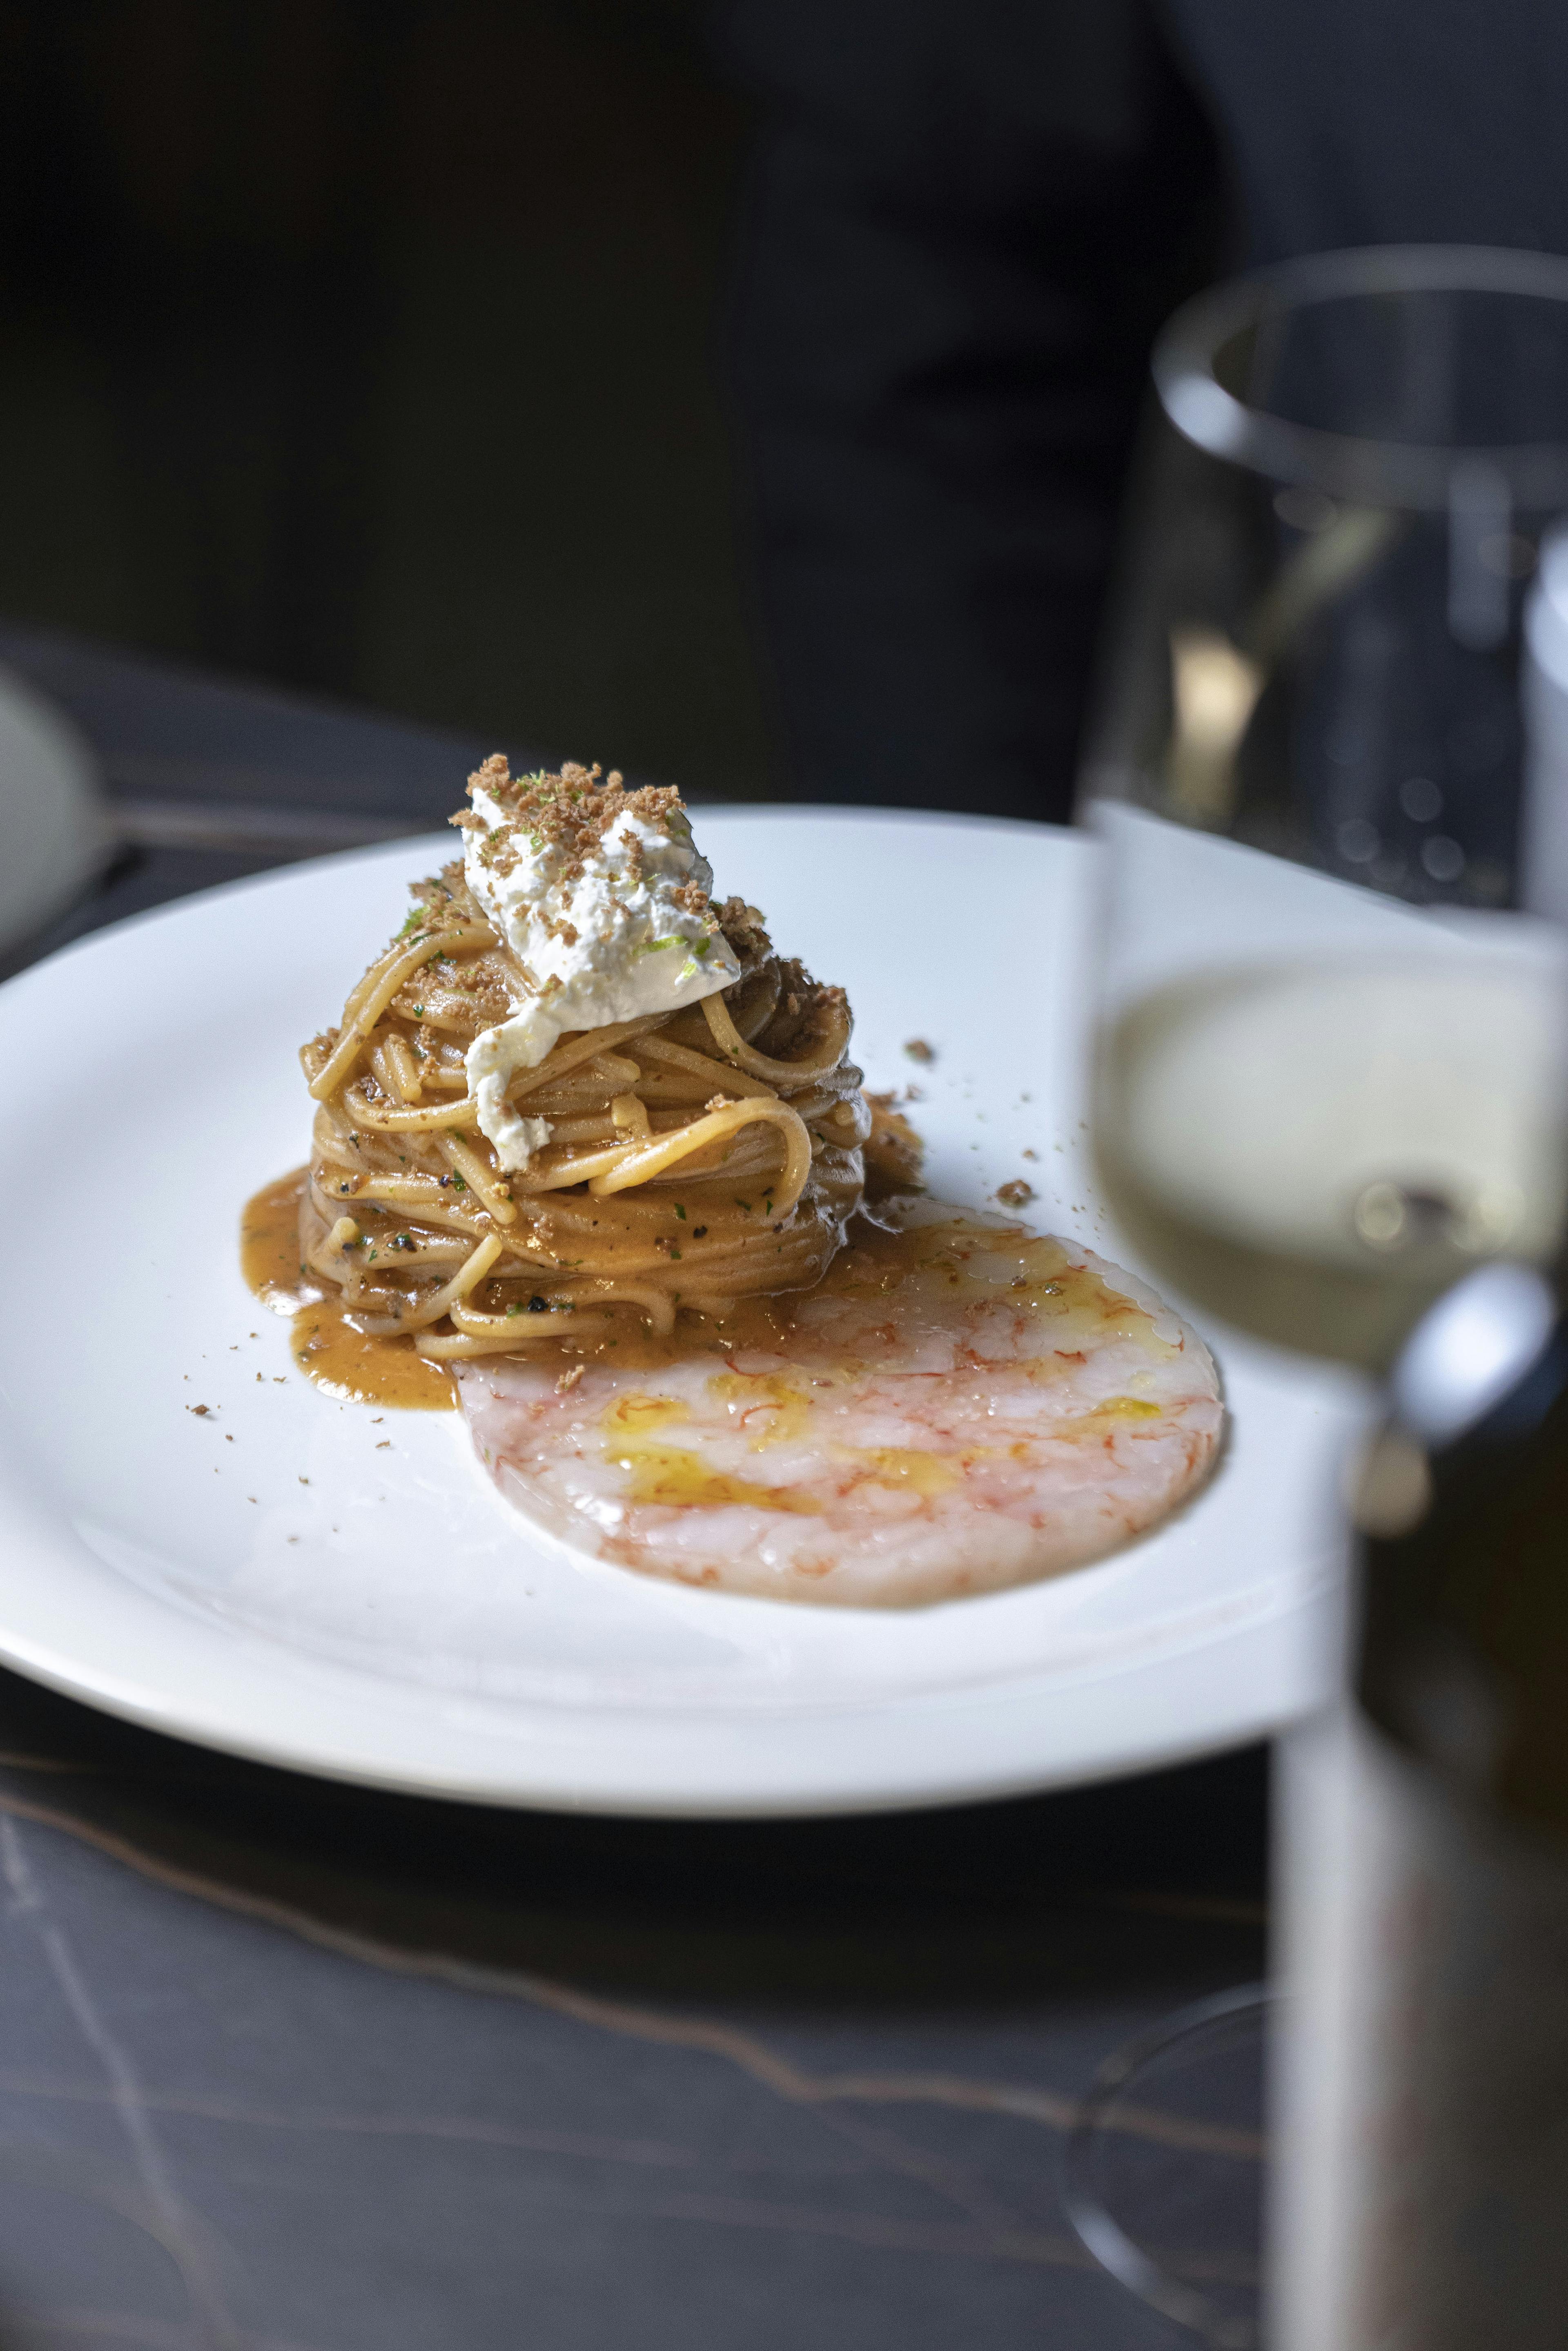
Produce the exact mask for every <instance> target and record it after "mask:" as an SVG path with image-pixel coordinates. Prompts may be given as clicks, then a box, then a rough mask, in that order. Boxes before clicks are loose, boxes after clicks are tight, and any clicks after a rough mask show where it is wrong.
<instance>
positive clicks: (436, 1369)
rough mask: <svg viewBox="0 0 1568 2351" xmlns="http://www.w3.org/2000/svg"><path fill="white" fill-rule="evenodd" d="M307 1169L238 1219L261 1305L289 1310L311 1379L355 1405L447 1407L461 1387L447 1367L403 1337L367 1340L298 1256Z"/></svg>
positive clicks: (295, 1343)
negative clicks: (426, 1357) (419, 1352)
mask: <svg viewBox="0 0 1568 2351" xmlns="http://www.w3.org/2000/svg"><path fill="white" fill-rule="evenodd" d="M307 1180H308V1171H307V1170H306V1169H305V1168H303V1167H297V1168H296V1169H295V1170H294V1172H293V1174H292V1175H280V1176H279V1177H278V1179H277V1183H276V1184H266V1185H264V1186H262V1188H261V1190H260V1191H259V1192H258V1193H257V1194H256V1196H255V1198H254V1199H252V1200H248V1201H247V1202H246V1208H245V1214H244V1215H243V1217H241V1218H240V1268H241V1270H242V1271H243V1273H244V1275H245V1278H246V1281H247V1282H249V1284H250V1286H251V1288H252V1290H255V1292H256V1296H257V1297H258V1298H259V1299H260V1300H261V1301H262V1304H263V1305H264V1306H269V1307H271V1309H272V1311H273V1312H274V1313H275V1314H286V1315H287V1316H288V1317H289V1318H290V1320H291V1322H292V1323H293V1326H294V1327H293V1331H292V1332H291V1334H290V1348H291V1352H292V1353H293V1356H294V1360H295V1362H296V1363H297V1364H298V1366H299V1368H300V1370H301V1371H302V1372H303V1373H304V1374H305V1375H306V1377H307V1378H308V1379H312V1380H314V1381H315V1383H316V1384H317V1386H318V1387H319V1388H324V1389H325V1390H326V1391H327V1394H328V1395H335V1396H341V1397H342V1398H344V1399H345V1401H347V1402H349V1403H352V1404H377V1405H395V1406H396V1407H397V1408H398V1409H399V1410H401V1411H404V1412H450V1411H451V1410H452V1408H453V1406H454V1405H455V1404H456V1402H457V1391H456V1388H455V1385H454V1384H453V1380H452V1374H450V1372H445V1371H443V1370H442V1368H441V1366H440V1365H439V1364H427V1363H426V1362H425V1361H424V1358H423V1356H422V1355H416V1354H415V1353H414V1352H413V1347H412V1346H411V1345H410V1343H409V1342H408V1341H407V1340H406V1339H369V1338H367V1337H366V1336H365V1333H364V1332H362V1331H356V1330H355V1329H354V1327H353V1325H352V1323H350V1322H346V1321H345V1320H344V1317H343V1315H342V1313H341V1311H340V1309H339V1308H338V1307H337V1306H335V1305H331V1304H329V1302H328V1301H327V1300H326V1299H325V1298H324V1297H323V1295H322V1290H321V1286H320V1284H319V1282H317V1281H315V1280H312V1279H311V1277H310V1275H309V1274H308V1273H307V1271H306V1270H305V1268H304V1266H303V1265H301V1263H300V1261H299V1203H300V1201H301V1199H302V1198H303V1197H304V1193H305V1186H306V1183H307Z"/></svg>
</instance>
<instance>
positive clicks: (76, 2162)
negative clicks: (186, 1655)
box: [0, 631, 1266, 2351]
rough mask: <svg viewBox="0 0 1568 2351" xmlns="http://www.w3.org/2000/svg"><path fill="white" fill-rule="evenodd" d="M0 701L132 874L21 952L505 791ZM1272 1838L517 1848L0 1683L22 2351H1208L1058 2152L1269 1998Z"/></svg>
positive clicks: (93, 691) (658, 1829)
mask: <svg viewBox="0 0 1568 2351" xmlns="http://www.w3.org/2000/svg"><path fill="white" fill-rule="evenodd" d="M0 659H3V660H5V661H9V662H10V663H11V664H13V665H14V666H15V667H16V668H18V669H20V670H22V671H24V672H25V673H26V674H28V675H30V676H31V677H32V678H33V679H34V680H35V681H36V682H37V684H39V685H41V686H42V687H43V688H44V689H45V690H46V691H47V692H48V693H49V694H50V695H53V696H54V697H55V698H56V699H57V701H59V702H60V703H61V704H63V705H65V706H66V707H67V708H68V710H70V711H71V712H72V713H73V714H74V716H76V718H77V720H78V724H79V725H80V726H82V728H83V729H84V730H85V732H86V733H87V734H88V735H89V737H91V739H92V740H93V742H94V744H95V745H96V747H97V749H98V751H99V757H100V758H101V760H102V762H103V765H104V768H105V771H106V774H107V776H108V778H109V780H110V787H111V789H113V791H114V792H115V793H116V795H117V796H118V797H119V798H120V800H121V801H122V802H124V803H125V804H126V810H125V814H126V831H127V834H128V837H129V838H130V839H131V841H133V842H139V843H140V846H135V845H133V846H131V847H129V848H127V849H126V851H125V852H123V853H122V854H121V855H120V858H119V860H118V861H117V862H116V863H115V864H114V865H113V866H112V867H111V868H110V870H109V872H107V874H106V876H105V878H104V881H103V883H102V884H101V886H100V887H99V889H98V890H97V891H95V892H94V893H92V895H91V896H90V898H89V900H88V901H87V902H86V903H85V904H82V905H81V906H79V907H78V908H77V909H75V910H74V911H73V912H72V913H71V914H69V915H68V916H67V917H66V918H64V919H63V920H62V921H60V922H57V923H56V924H55V925H52V926H51V929H50V932H49V934H48V935H47V939H46V941H45V942H44V944H45V945H53V944H57V942H58V941H59V940H61V939H63V938H65V937H68V936H70V935H76V934H77V933H79V932H80V931H82V930H84V929H87V928H90V927H92V926H94V925H97V924H99V923H101V922H105V921H109V920H112V919H114V918H115V917H117V916H118V915H120V914H125V913H129V912H131V911H133V910H134V909H136V908H137V907H140V906H144V905H148V904H155V903H157V902H159V901H160V900H162V899H166V898H169V897H172V896H174V895H177V894H179V893H183V892H184V891H186V890H190V889H193V888H196V887H200V886H203V885H204V884H206V883H210V882H214V881H219V880H223V879H225V878H227V877H228V876H230V875H232V874H235V873H237V872H251V871H254V870H256V867H258V866H259V865H263V864H267V863H274V862H278V861H279V859H281V858H283V857H286V856H287V855H289V854H298V853H301V852H308V850H309V849H310V848H311V847H312V846H316V847H326V846H333V845H339V844H340V843H343V842H346V841H351V840H354V839H357V838H371V837H384V835H385V833H386V832H387V831H396V830H399V829H402V828H404V827H406V828H407V829H409V830H419V829H422V828H423V827H425V826H427V825H428V824H430V823H431V822H432V821H434V820H439V818H440V816H441V814H442V813H443V812H444V810H445V809H446V808H447V807H448V806H449V805H450V804H451V801H452V799H453V797H454V789H455V786H456V785H457V784H458V783H460V780H461V778H462V776H463V774H464V773H465V769H466V766H467V764H468V763H469V759H470V755H471V754H472V752H473V751H474V750H475V749H476V745H474V744H472V743H468V742H464V741H461V740H459V739H456V738H452V737H442V736H439V735H435V734H432V733H429V732H426V731H422V730H419V729H415V728H411V727H405V726H397V725H393V724H391V723H388V722H384V721H381V720H377V719H374V718H371V717H367V716H356V715H353V714H349V713H344V712H340V711H335V710H332V709H329V708H325V707H313V706H311V705H308V704H306V703H303V702H300V701H295V700H291V699H287V698H285V697H282V696H279V695H274V694H270V693H264V692H261V691H258V690H252V689H248V688H244V687H237V686H233V685H228V684H218V683H215V682H214V681H213V680H211V679H208V678H204V677H195V676H191V675H188V674H181V673H180V672H178V671H175V670H171V669H167V668H163V667H160V666H157V665H155V664H150V663H143V662H140V661H136V660H131V659H128V658H126V657H123V656H118V655H112V654H110V653H104V652H102V651H100V650H95V649H92V648H89V647H87V646H83V645H80V644H76V643H68V642H66V641H63V640H57V639H49V638H44V637H40V636H37V635H33V634H29V633H25V632H17V631H0ZM488 747H489V746H488V745H484V746H477V748H481V749H487V748H488ZM512 748H513V749H514V750H516V749H517V747H515V746H514V747H512ZM9 1343H10V1344H12V1345H13V1346H16V1345H18V1344H22V1343H25V1340H24V1339H22V1338H21V1337H19V1336H18V1334H17V1333H16V1331H15V1330H13V1332H12V1334H11V1337H10V1342H9ZM1265 1813H1266V1766H1265V1759H1264V1757H1263V1756H1262V1755H1261V1753H1260V1752H1259V1751H1257V1750H1252V1751H1249V1752H1246V1753H1243V1754H1239V1755H1235V1756H1230V1757H1226V1758H1221V1759H1218V1760H1217V1761H1212V1762H1209V1763H1206V1764H1202V1765H1197V1766H1193V1767H1189V1768H1187V1769H1186V1770H1182V1771H1167V1772H1165V1773H1161V1774H1157V1775H1154V1776H1151V1777H1148V1778H1145V1779H1141V1780H1135V1781H1128V1782H1122V1783H1119V1784H1117V1785H1114V1786H1111V1787H1105V1788H1100V1789H1091V1790H1083V1791H1079V1792H1071V1793H1068V1794H1061V1795H1056V1796H1051V1797H1041V1798H1038V1799H1034V1800H1030V1801H1027V1802H1009V1803H1002V1804H995V1805H988V1806H983V1807H974V1808H967V1809H964V1810H957V1811H951V1812H946V1813H942V1812H936V1813H911V1814H904V1815H900V1816H894V1817H887V1818H880V1819H867V1820H859V1821H855V1820H838V1821H831V1822H780V1823H754V1824H749V1825H734V1824H724V1825H717V1824H715V1825H704V1824H691V1823H685V1824H676V1823H668V1824H665V1823H647V1822H637V1823H631V1822H617V1821H601V1820H593V1819H584V1818H577V1817H571V1818H567V1817H559V1816H554V1815H548V1814H528V1813H510V1814H508V1813H490V1812H486V1811H484V1810H481V1809H477V1808H468V1807H463V1806H456V1805H447V1804H439V1803H434V1802H416V1801H410V1800H406V1799H402V1798H397V1797H392V1796H385V1795H381V1794H371V1793H366V1792H362V1791H359V1790H354V1789H348V1788H341V1787H338V1786H334V1785H330V1784H328V1783H323V1782H314V1781H311V1780H308V1779H304V1778H299V1777H295V1776H293V1775H291V1774H288V1773H286V1772H281V1771H270V1770H267V1769H264V1768H261V1767H258V1766H255V1765H251V1764H246V1763H240V1762H236V1761H231V1760H228V1759H225V1758H224V1757H220V1756H215V1755H210V1754H207V1753H205V1752H204V1751H202V1750H197V1749H193V1748H189V1747H185V1746H183V1745H181V1744H179V1743H178V1742H176V1741H172V1740H164V1739H161V1738H158V1737H155V1736H153V1735H152V1734H150V1733H147V1732H144V1731H141V1730H138V1729H132V1728H131V1727H128V1726H126V1725H123V1724H120V1723H118V1722H115V1721H112V1720H110V1719H108V1718H105V1717H102V1716H99V1715H96V1714H94V1713H92V1712H90V1711H89V1710H87V1709H85V1708H80V1707H78V1706H76V1705H74V1704H72V1703H70V1702H69V1701H67V1700H65V1699H62V1698H57V1697H55V1696H53V1695H51V1694H48V1693H47V1692H44V1691H42V1690H40V1689H37V1688H35V1687H32V1686H31V1685H29V1684H28V1683H26V1682H25V1681H22V1680H20V1679H17V1678H16V1677H9V1676H5V1675H4V1674H0V2351H15V2346H32V2345H37V2346H57V2345H61V2346H63V2345H68V2344H71V2345H74V2344H85V2343H98V2342H103V2343H114V2344H132V2345H146V2346H156V2351H201V2347H202V2346H208V2345H221V2346H242V2345H243V2346H252V2347H253V2351H491V2346H511V2345H514V2344H516V2345H518V2346H525V2345H526V2346H528V2347H529V2351H608V2346H616V2351H628V2346H629V2351H800V2346H810V2351H950V2347H951V2346H960V2345H965V2346H967V2345H969V2344H971V2343H983V2344H984V2345H986V2346H988V2351H1025V2346H1030V2351H1033V2346H1051V2351H1155V2346H1161V2345H1174V2344H1176V2342H1178V2341H1180V2340H1183V2339H1190V2338H1183V2337H1179V2336H1178V2335H1176V2331H1175V2330H1174V2329H1173V2328H1172V2327H1170V2326H1169V2325H1168V2324H1167V2323H1166V2321H1164V2320H1162V2319H1159V2318H1157V2317H1155V2316H1154V2315H1153V2314H1150V2313H1149V2312H1147V2311H1145V2309H1143V2308H1142V2307H1141V2306H1140V2305H1139V2304H1136V2303H1134V2301H1132V2300H1131V2299H1130V2298H1129V2297H1128V2296H1127V2295H1126V2294H1124V2292H1123V2291H1122V2290H1121V2289H1120V2288H1119V2287H1118V2286H1116V2285H1115V2284H1113V2283H1111V2282H1110V2281H1109V2280H1107V2279H1106V2278H1104V2277H1103V2275H1102V2274H1100V2273H1098V2272H1097V2271H1096V2270H1095V2269H1094V2268H1093V2267H1092V2264H1091V2263H1090V2262H1089V2261H1088V2259H1087V2257H1086V2256H1085V2255H1084V2254H1083V2253H1082V2251H1081V2249H1080V2248H1079V2246H1078V2244H1077V2242H1076V2241H1075V2239H1074V2238H1073V2236H1072V2235H1071V2231H1070V2229H1069V2228H1068V2226H1067V2223H1066V2220H1065V2219H1064V2216H1063V2210H1062V2204H1061V2184H1060V2180H1061V2173H1060V2167H1061V2149H1062V2144H1063V2136H1064V2132H1065V2129H1066V2128H1067V2126H1069V2125H1070V2124H1071V2119H1072V2116H1073V2114H1074V2112H1075V2108H1076V2104H1077V2101H1078V2100H1079V2098H1080V2097H1081V2095H1082V2091H1083V2089H1084V2086H1085V2085H1086V2084H1087V2083H1088V2081H1089V2079H1090V2076H1091V2075H1092V2072H1093V2069H1094V2067H1095V2065H1096V2064H1097V2063H1098V2062H1099V2061H1100V2059H1101V2058H1102V2057H1103V2055H1104V2054H1105V2053H1106V2052H1107V2051H1108V2050H1110V2049H1111V2048H1112V2047H1113V2046H1114V2044H1115V2043H1118V2042H1119V2041H1121V2040H1123V2039H1124V2037H1125V2036H1126V2035H1127V2034H1128V2033H1130V2032H1134V2031H1136V2030H1138V2029H1139V2028H1141V2027H1142V2026H1144V2025H1145V2024H1146V2023H1147V2022H1149V2021H1150V2020H1151V2019H1153V2018H1155V2017H1157V2016H1158V2015H1160V2014H1161V2013H1162V2012H1163V2011H1166V2010H1168V2009H1170V2008H1172V2007H1173V2006H1176V2005H1177V2004H1179V2003H1181V2002H1183V2001H1188V2000H1191V1999H1195V1998H1197V1997H1199V1996H1201V1995H1203V1994H1205V1993H1207V1992H1211V1991H1218V1990H1219V1989H1221V1988H1222V1987H1224V1986H1227V1985H1228V1984H1231V1983H1234V1982H1236V1981H1237V1980H1240V1979H1245V1978H1247V1977H1249V1976H1253V1975H1256V1974H1257V1973H1259V1972H1260V1968H1261V1964H1262V1953H1261V1943H1262V1935H1263V1926H1264V1913H1263V1907H1262V1890H1263V1882H1264V1850H1265ZM1134 2127H1135V2129H1145V2130H1146V2131H1147V2132H1148V2133H1149V2134H1151V2135H1152V2138H1153V2139H1154V2140H1155V2141H1157V2140H1158V2138H1159V2135H1160V2130H1161V2121H1160V2116H1158V2114H1157V2113H1156V2114H1154V2115H1152V2116H1145V2121H1144V2122H1143V2123H1142V2124H1135V2126H1134ZM1196 2159H1197V2158H1195V2160H1196ZM1247 2171H1248V2166H1247V2163H1246V2161H1245V2159H1243V2160H1242V2161H1240V2162H1239V2165H1238V2184H1237V2191H1236V2192H1237V2197H1238V2200H1239V2202H1243V2201H1245V2199H1246V2198H1247V2197H1248V2196H1249V2194H1250V2193H1251V2191H1252V2189H1253V2187H1254V2185H1255V2179H1253V2178H1249V2177H1245V2176H1243V2175H1245V2174H1246V2173H1247ZM1177 2200H1178V2202H1179V2199H1177ZM1198 2250H1199V2251H1200V2252H1201V2249H1198Z"/></svg>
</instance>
